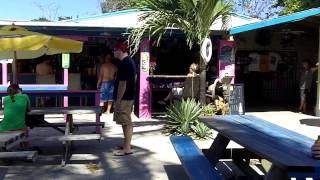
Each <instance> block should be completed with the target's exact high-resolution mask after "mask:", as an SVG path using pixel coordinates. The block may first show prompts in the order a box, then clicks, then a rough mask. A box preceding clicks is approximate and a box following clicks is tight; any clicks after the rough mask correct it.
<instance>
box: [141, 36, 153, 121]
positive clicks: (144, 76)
mask: <svg viewBox="0 0 320 180" xmlns="http://www.w3.org/2000/svg"><path fill="white" fill-rule="evenodd" d="M149 62H150V46H149V40H147V39H145V40H144V41H143V42H142V43H141V46H140V70H139V71H140V89H139V118H145V119H150V118H151V88H150V84H149V81H148V77H149Z"/></svg>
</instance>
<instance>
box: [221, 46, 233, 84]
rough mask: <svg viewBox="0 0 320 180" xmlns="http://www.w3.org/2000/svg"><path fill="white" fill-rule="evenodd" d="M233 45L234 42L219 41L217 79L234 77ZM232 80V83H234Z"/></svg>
mask: <svg viewBox="0 0 320 180" xmlns="http://www.w3.org/2000/svg"><path fill="white" fill-rule="evenodd" d="M234 56H235V43H234V41H226V40H221V41H219V50H218V58H219V79H221V78H223V77H224V76H226V75H227V76H233V77H234V76H235V57H234ZM234 79H235V78H233V79H232V83H234Z"/></svg>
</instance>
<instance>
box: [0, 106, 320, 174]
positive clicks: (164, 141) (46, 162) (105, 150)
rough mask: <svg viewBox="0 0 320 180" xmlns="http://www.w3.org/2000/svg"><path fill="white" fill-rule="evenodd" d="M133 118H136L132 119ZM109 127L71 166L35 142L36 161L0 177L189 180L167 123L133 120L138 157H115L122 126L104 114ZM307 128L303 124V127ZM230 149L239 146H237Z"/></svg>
mask: <svg viewBox="0 0 320 180" xmlns="http://www.w3.org/2000/svg"><path fill="white" fill-rule="evenodd" d="M248 114H253V115H256V116H258V117H261V118H263V119H266V120H268V121H271V122H273V123H275V124H278V125H280V126H283V127H285V128H288V129H291V130H294V131H297V132H299V133H302V134H304V135H306V136H309V137H311V138H313V139H316V137H317V135H318V134H320V128H319V127H314V126H317V125H320V120H318V119H315V117H312V116H306V115H303V114H297V113H293V112H288V111H282V112H262V113H261V112H259V113H248ZM133 117H134V116H133ZM46 119H47V120H48V121H51V122H58V121H60V122H63V119H62V118H61V116H59V117H58V116H48V117H46ZM94 119H95V117H94V115H86V116H84V115H81V116H75V121H94ZM102 121H104V122H105V123H106V127H105V128H104V131H103V135H104V137H105V138H104V140H102V141H101V142H98V141H79V142H75V143H74V148H75V149H74V150H73V156H72V157H71V162H70V163H69V164H68V165H67V166H66V167H61V165H60V163H61V154H62V151H63V146H62V143H59V142H55V141H53V142H50V143H48V142H41V141H37V142H31V143H32V146H37V147H39V148H40V149H41V151H42V154H40V156H39V158H38V160H37V161H36V162H35V163H30V162H21V161H20V162H16V161H15V162H11V163H10V164H6V163H1V164H0V179H6V180H11V179H12V180H20V179H21V180H24V179H26V180H27V179H28V180H29V179H34V180H38V179H39V180H40V179H41V180H42V179H45V180H49V179H62V180H68V179H78V180H82V179H83V180H87V179H101V180H102V179H103V180H121V179H123V180H131V179H137V180H149V179H152V180H153V179H159V180H166V179H170V180H175V179H177V180H178V179H179V180H181V179H188V177H187V176H186V174H185V172H184V170H183V168H182V167H181V165H180V161H179V159H178V157H177V156H176V153H175V151H174V149H173V147H172V145H171V143H170V140H169V137H168V136H165V135H163V134H162V133H161V131H162V129H163V125H164V122H165V120H164V119H162V118H158V119H152V120H139V119H137V118H136V117H134V136H133V140H132V145H133V148H134V149H133V151H134V154H132V155H128V156H124V157H116V156H113V148H114V147H115V146H116V145H118V144H120V143H121V142H122V130H121V127H120V126H118V125H116V124H115V123H114V122H113V121H112V115H103V116H102ZM301 124H304V125H301ZM79 131H80V132H81V133H90V132H93V131H94V127H90V128H80V130H79ZM50 135H59V132H56V131H55V130H53V129H51V128H35V129H33V130H32V131H31V134H30V136H40V137H41V136H50ZM211 142H212V140H207V141H196V143H197V144H198V146H200V148H208V147H209V146H210V144H211ZM229 146H237V145H236V144H235V143H232V144H230V145H229Z"/></svg>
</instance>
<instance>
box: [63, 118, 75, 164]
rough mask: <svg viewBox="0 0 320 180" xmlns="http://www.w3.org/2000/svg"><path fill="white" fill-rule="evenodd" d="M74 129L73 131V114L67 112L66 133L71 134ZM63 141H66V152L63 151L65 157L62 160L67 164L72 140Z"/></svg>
mask: <svg viewBox="0 0 320 180" xmlns="http://www.w3.org/2000/svg"><path fill="white" fill-rule="evenodd" d="M72 131H73V119H72V114H67V115H66V129H65V135H69V134H71V133H72ZM63 143H64V152H63V159H62V161H61V165H62V166H65V165H66V164H67V162H68V160H69V158H70V156H71V141H64V142H63Z"/></svg>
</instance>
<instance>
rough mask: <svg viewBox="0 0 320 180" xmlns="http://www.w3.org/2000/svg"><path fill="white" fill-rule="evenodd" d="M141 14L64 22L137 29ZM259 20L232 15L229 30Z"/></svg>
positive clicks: (219, 23) (216, 25)
mask: <svg viewBox="0 0 320 180" xmlns="http://www.w3.org/2000/svg"><path fill="white" fill-rule="evenodd" d="M142 13H143V12H141V11H139V10H137V9H129V10H123V11H116V12H110V13H104V14H101V15H94V16H87V17H82V18H77V19H71V20H65V22H76V23H84V24H100V25H103V26H108V27H117V28H136V27H139V20H138V19H139V16H140V15H141V14H142ZM258 21H260V20H259V19H256V18H252V17H248V16H244V15H239V14H234V15H232V16H231V18H230V22H229V28H231V27H237V26H241V25H244V24H249V23H253V22H258ZM221 27H222V21H221V19H219V20H217V21H216V22H214V23H213V25H212V26H211V28H210V29H211V30H217V31H219V30H221Z"/></svg>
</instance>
